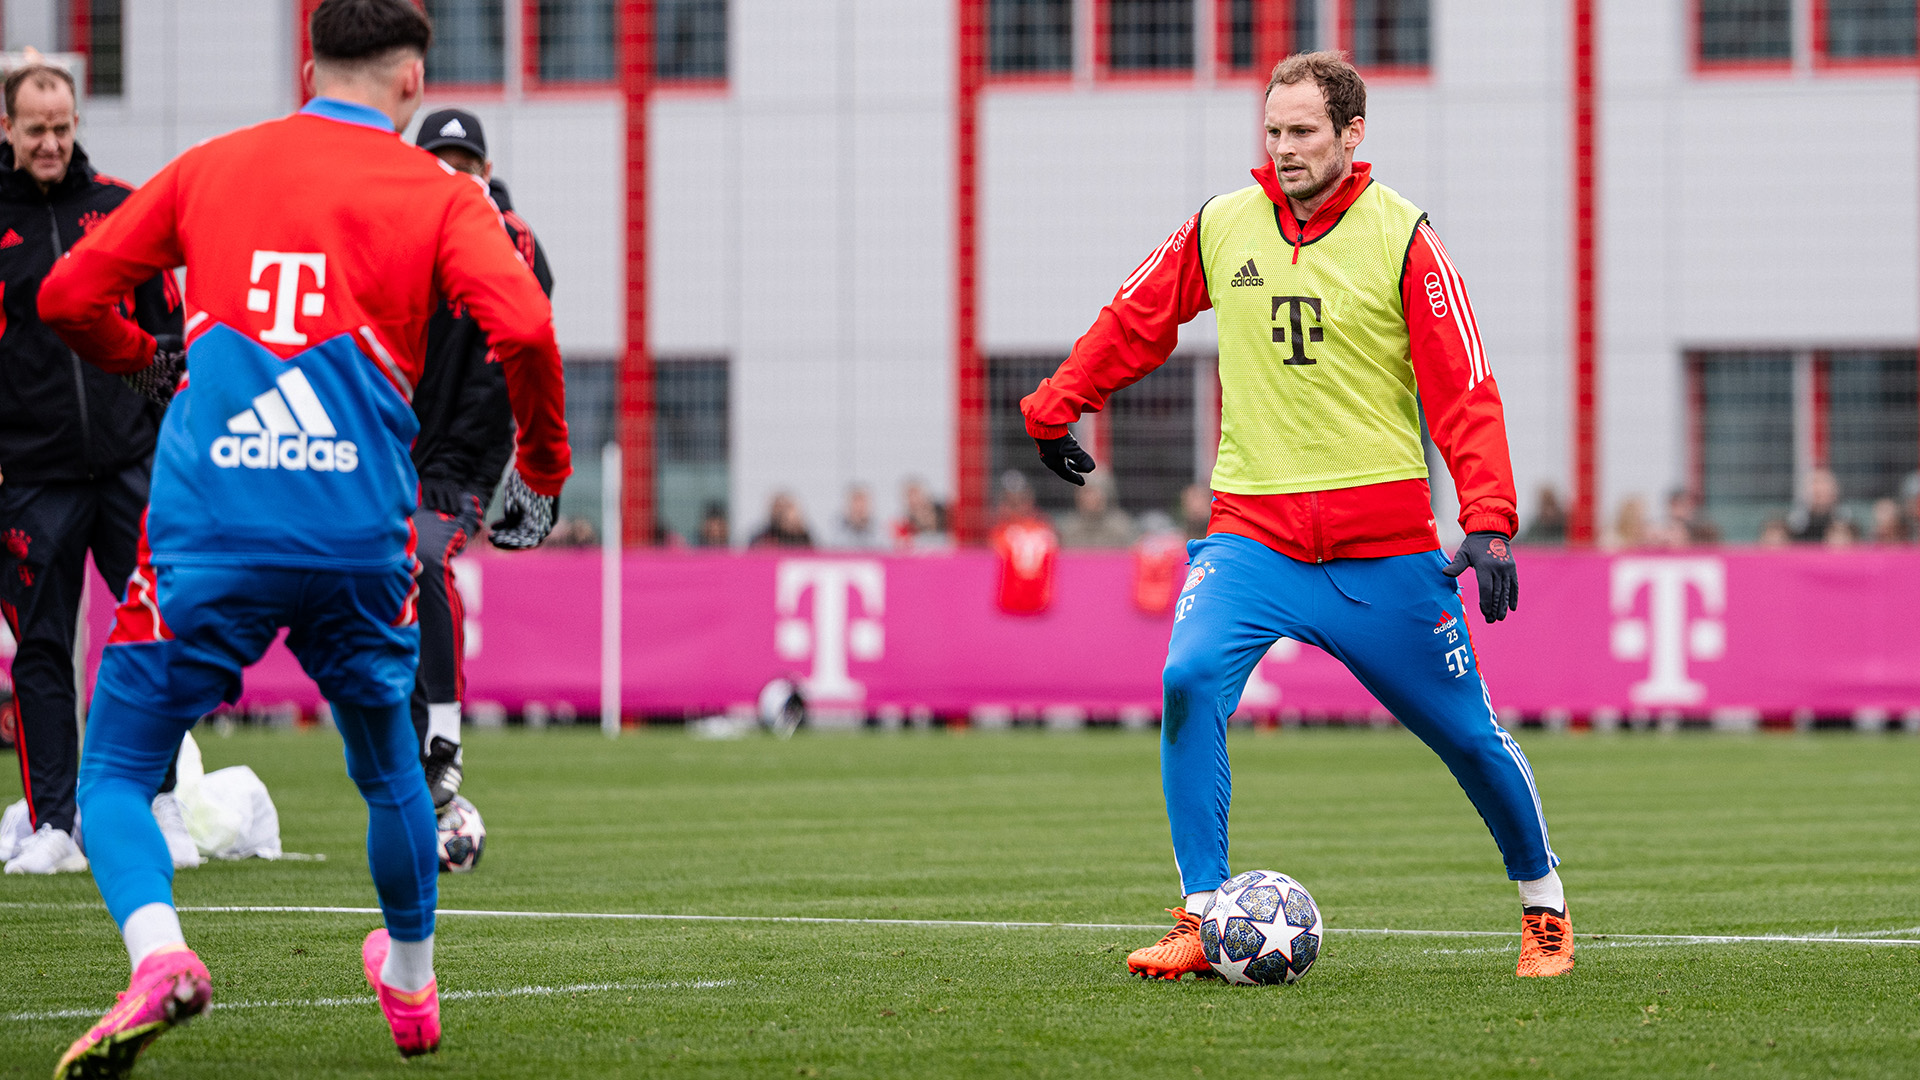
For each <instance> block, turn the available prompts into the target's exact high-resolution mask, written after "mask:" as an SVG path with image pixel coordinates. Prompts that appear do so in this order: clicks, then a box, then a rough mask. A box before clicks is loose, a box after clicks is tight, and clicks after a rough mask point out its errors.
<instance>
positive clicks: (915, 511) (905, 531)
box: [893, 478, 953, 551]
mask: <svg viewBox="0 0 1920 1080" xmlns="http://www.w3.org/2000/svg"><path fill="white" fill-rule="evenodd" d="M901 502H902V503H904V504H905V505H906V516H905V517H902V518H901V519H900V520H899V521H896V522H894V525H893V546H894V547H896V548H899V549H901V550H903V551H945V550H947V549H948V548H951V547H952V546H953V537H951V536H950V535H948V533H947V508H946V507H944V506H942V505H940V504H939V503H937V502H935V501H934V499H933V496H932V495H929V494H927V488H926V485H925V484H922V483H921V482H920V480H919V479H918V478H909V479H908V480H907V484H906V487H905V488H904V489H903V490H902V491H901Z"/></svg>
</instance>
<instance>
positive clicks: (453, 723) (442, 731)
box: [420, 701, 460, 753]
mask: <svg viewBox="0 0 1920 1080" xmlns="http://www.w3.org/2000/svg"><path fill="white" fill-rule="evenodd" d="M436 735H437V736H439V737H440V738H442V739H445V740H447V741H448V742H450V743H452V744H454V745H455V746H458V745H460V703H459V702H457V701H449V702H445V703H443V704H439V705H428V706H427V745H426V746H422V747H421V748H420V750H421V752H422V753H425V752H426V749H427V747H428V746H432V745H433V739H434V736H436Z"/></svg>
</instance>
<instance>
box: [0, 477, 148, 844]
mask: <svg viewBox="0 0 1920 1080" xmlns="http://www.w3.org/2000/svg"><path fill="white" fill-rule="evenodd" d="M150 469H151V466H150V465H148V464H141V465H136V466H133V467H131V468H128V469H125V470H123V471H121V472H118V473H115V474H113V475H111V476H106V477H102V478H100V479H98V480H93V481H90V482H87V483H78V484H22V483H19V482H16V481H13V480H5V481H0V615H4V616H5V617H6V620H7V625H8V628H9V629H11V630H12V631H13V638H14V640H15V641H16V642H18V643H19V651H18V652H17V653H16V654H15V655H14V658H13V693H14V698H15V700H16V702H17V703H18V706H19V712H20V731H19V737H18V740H17V742H16V745H17V746H18V748H19V753H20V784H21V786H22V787H23V788H24V789H25V793H26V798H27V805H28V807H29V808H30V810H31V812H32V815H33V826H34V828H36V829H38V828H39V827H40V826H42V825H52V826H53V827H54V828H56V829H62V830H65V831H66V832H68V833H72V832H73V812H74V802H73V786H74V780H75V778H76V777H77V776H78V774H79V768H80V740H79V730H78V727H77V725H76V724H75V719H74V718H75V710H76V708H77V702H76V700H75V697H74V678H73V639H74V628H75V626H76V625H77V624H78V622H79V618H80V592H81V586H82V584H83V582H84V580H85V578H86V569H87V552H88V551H92V552H93V564H94V566H95V567H96V568H98V569H99V571H100V576H101V577H102V578H104V579H105V580H106V583H107V586H108V588H110V589H111V590H112V591H113V595H114V597H115V598H120V597H123V596H125V595H126V587H127V578H128V577H129V576H131V575H132V573H133V568H134V564H135V561H136V560H137V558H138V555H139V546H140V517H141V514H142V513H144V512H145V511H146V509H147V480H148V475H149V470H150ZM168 780H169V783H168V785H167V787H166V788H163V789H162V790H169V789H171V787H172V784H171V780H172V771H171V770H169V771H168Z"/></svg>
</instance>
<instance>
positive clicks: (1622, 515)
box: [1608, 495, 1648, 548]
mask: <svg viewBox="0 0 1920 1080" xmlns="http://www.w3.org/2000/svg"><path fill="white" fill-rule="evenodd" d="M1647 539H1648V537H1647V500H1646V499H1645V498H1643V497H1641V496H1639V495H1629V496H1627V497H1626V498H1624V499H1621V500H1620V508H1619V509H1618V510H1615V511H1614V514H1613V534H1612V535H1611V536H1609V537H1608V546H1610V547H1617V548H1638V547H1646V546H1647Z"/></svg>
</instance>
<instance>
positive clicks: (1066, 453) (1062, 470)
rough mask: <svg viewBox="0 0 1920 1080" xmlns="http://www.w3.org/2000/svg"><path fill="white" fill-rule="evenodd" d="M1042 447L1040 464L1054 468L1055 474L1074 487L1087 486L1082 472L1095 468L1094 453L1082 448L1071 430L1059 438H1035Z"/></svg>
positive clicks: (1035, 441) (1036, 442) (1088, 471)
mask: <svg viewBox="0 0 1920 1080" xmlns="http://www.w3.org/2000/svg"><path fill="white" fill-rule="evenodd" d="M1033 441H1034V443H1035V444H1036V445H1038V446H1039V447H1040V464H1042V465H1045V466H1046V467H1047V468H1049V469H1052V470H1053V474H1054V475H1055V476H1058V477H1059V478H1060V479H1062V480H1065V481H1066V482H1067V483H1069V484H1072V485H1073V486H1074V487H1085V486H1086V484H1087V481H1086V478H1085V477H1084V476H1082V475H1081V474H1082V473H1090V472H1092V471H1093V469H1094V464H1093V455H1092V454H1089V453H1087V452H1086V451H1085V450H1082V449H1081V448H1080V443H1079V441H1078V440H1076V439H1075V438H1074V437H1073V432H1071V431H1069V432H1067V433H1066V434H1065V435H1062V436H1060V437H1059V438H1057V439H1035V440H1033Z"/></svg>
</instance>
